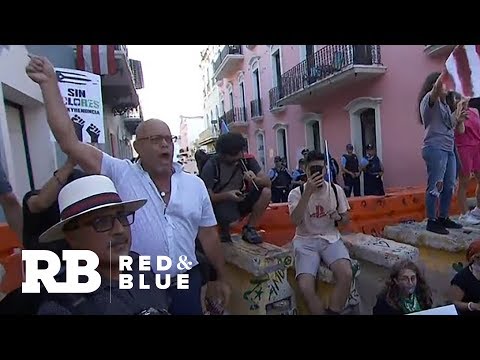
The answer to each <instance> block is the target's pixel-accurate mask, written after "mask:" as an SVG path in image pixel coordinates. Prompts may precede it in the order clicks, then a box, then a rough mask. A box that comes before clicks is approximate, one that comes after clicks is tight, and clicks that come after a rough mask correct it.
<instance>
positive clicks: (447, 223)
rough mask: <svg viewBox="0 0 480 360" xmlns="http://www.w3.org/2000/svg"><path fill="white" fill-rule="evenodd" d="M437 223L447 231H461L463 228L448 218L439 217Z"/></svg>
mask: <svg viewBox="0 0 480 360" xmlns="http://www.w3.org/2000/svg"><path fill="white" fill-rule="evenodd" d="M437 221H438V222H439V223H440V224H442V225H443V226H444V227H445V228H447V229H461V228H462V227H463V226H462V224H459V223H456V222H455V221H452V220H450V218H448V217H447V218H441V217H439V218H438V220H437Z"/></svg>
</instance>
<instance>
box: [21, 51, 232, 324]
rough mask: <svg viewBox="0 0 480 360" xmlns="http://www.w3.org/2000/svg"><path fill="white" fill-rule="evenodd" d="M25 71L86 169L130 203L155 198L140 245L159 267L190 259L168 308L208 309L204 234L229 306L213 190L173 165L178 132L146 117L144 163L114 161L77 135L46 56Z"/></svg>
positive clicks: (140, 138)
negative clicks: (183, 285) (164, 260)
mask: <svg viewBox="0 0 480 360" xmlns="http://www.w3.org/2000/svg"><path fill="white" fill-rule="evenodd" d="M26 72H27V74H28V76H29V77H30V78H31V79H32V80H33V81H34V82H36V83H38V84H39V86H40V89H41V90H42V95H43V97H44V100H45V106H46V110H47V121H48V125H49V126H50V129H51V130H52V133H53V135H54V136H55V139H56V140H57V142H58V144H59V145H60V148H61V149H62V151H63V152H64V153H65V154H67V155H68V156H69V157H70V158H71V159H73V160H74V161H75V162H76V163H77V164H79V165H80V167H81V168H82V170H84V171H85V172H86V173H88V174H102V175H105V176H108V177H109V178H110V179H111V180H112V181H113V183H114V184H115V186H116V188H117V189H118V192H119V194H120V195H121V196H122V198H124V199H125V200H130V199H134V198H137V197H138V196H140V197H144V198H146V199H148V203H147V204H146V205H145V206H144V207H143V208H142V209H140V210H139V211H138V213H137V218H136V221H135V224H134V225H133V226H132V234H133V243H132V248H133V250H134V251H136V252H138V253H139V254H140V255H145V256H150V258H151V262H152V267H153V268H154V271H155V272H157V270H156V269H157V264H156V261H157V256H168V257H169V258H170V259H172V261H173V259H175V260H176V259H179V258H180V257H186V258H187V262H188V264H189V267H190V269H189V270H187V269H179V268H177V267H175V266H173V267H171V268H170V270H169V271H168V272H167V273H166V274H165V275H170V276H171V278H176V275H178V274H180V273H185V274H188V275H189V289H188V290H178V289H177V288H176V287H175V286H171V287H170V288H169V291H168V292H169V296H171V298H172V307H171V308H170V309H169V311H170V312H171V313H172V314H175V315H177V314H178V315H201V314H202V313H203V311H202V305H201V286H202V272H201V269H200V266H198V264H199V263H198V259H197V257H196V254H195V239H196V238H197V237H198V239H199V241H200V243H201V245H202V248H203V249H204V251H205V254H206V256H207V258H208V260H209V262H210V263H211V264H212V266H213V267H214V268H215V270H216V272H217V274H218V276H217V281H214V282H212V284H210V288H212V289H214V291H213V292H214V293H216V294H217V296H218V298H219V299H221V301H222V302H223V303H225V304H226V303H228V299H229V296H230V287H229V286H228V285H227V283H226V271H225V259H224V256H223V250H222V247H221V244H220V239H219V236H218V232H217V228H216V225H217V221H216V219H215V214H214V212H213V208H212V204H211V202H210V197H209V194H208V192H207V189H206V187H205V184H204V183H203V181H202V180H201V179H199V178H198V177H197V176H195V175H193V174H188V173H186V172H185V171H183V167H182V166H181V165H180V164H178V163H176V162H173V153H174V138H175V137H174V136H172V134H171V131H170V128H169V127H168V125H167V124H166V123H165V122H163V121H161V120H158V119H150V120H147V121H143V122H142V123H140V125H138V127H137V129H136V138H135V142H134V144H133V145H134V147H135V150H136V152H137V153H138V154H139V158H138V160H137V161H136V162H135V163H132V162H131V161H130V160H129V159H123V160H121V159H117V158H114V157H112V156H110V155H108V154H106V153H103V152H102V151H100V150H98V149H97V148H95V147H93V146H90V145H88V144H85V143H82V142H80V141H79V140H78V138H77V136H76V135H75V131H74V127H73V122H72V121H71V119H70V117H69V114H68V111H67V108H66V107H65V104H64V99H63V98H62V96H61V93H60V90H59V87H58V80H57V75H56V73H55V69H54V68H53V66H52V64H51V63H50V62H49V61H48V60H47V59H45V58H41V57H33V56H32V57H31V60H30V63H29V64H28V66H27V67H26ZM162 275H163V274H162ZM172 285H174V284H172Z"/></svg>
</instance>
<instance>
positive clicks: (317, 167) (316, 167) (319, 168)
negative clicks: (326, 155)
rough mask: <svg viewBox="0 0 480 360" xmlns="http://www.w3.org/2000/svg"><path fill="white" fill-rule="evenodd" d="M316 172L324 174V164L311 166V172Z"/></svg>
mask: <svg viewBox="0 0 480 360" xmlns="http://www.w3.org/2000/svg"><path fill="white" fill-rule="evenodd" d="M315 173H319V174H320V175H322V173H323V166H321V165H312V166H310V174H312V175H313V174H315Z"/></svg>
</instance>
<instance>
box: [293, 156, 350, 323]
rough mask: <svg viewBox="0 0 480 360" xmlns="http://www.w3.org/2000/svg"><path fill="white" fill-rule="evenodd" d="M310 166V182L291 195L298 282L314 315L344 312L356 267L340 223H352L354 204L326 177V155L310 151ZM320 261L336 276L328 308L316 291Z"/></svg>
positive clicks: (307, 162)
mask: <svg viewBox="0 0 480 360" xmlns="http://www.w3.org/2000/svg"><path fill="white" fill-rule="evenodd" d="M306 165H307V171H306V173H307V179H308V180H307V182H306V183H305V185H301V186H300V187H298V188H295V189H293V190H292V191H291V192H290V194H289V196H288V209H289V212H290V219H291V220H292V222H293V224H294V225H295V226H296V231H295V237H294V238H293V249H294V256H295V272H296V281H297V283H298V286H299V288H300V292H301V294H302V296H303V298H304V299H305V302H306V304H307V307H308V309H309V310H310V313H311V314H313V315H321V314H324V313H327V314H332V315H333V314H340V313H341V312H342V311H343V310H344V308H345V304H346V303H347V299H348V296H349V294H350V287H351V284H352V267H351V263H350V256H349V254H348V250H347V248H346V247H345V245H344V244H343V241H342V239H341V235H340V232H339V231H338V229H337V226H338V225H344V224H347V223H348V222H349V215H348V210H349V209H350V206H349V204H348V201H347V197H346V196H345V193H344V192H343V191H342V188H341V187H340V186H339V185H337V184H334V183H328V182H326V181H325V180H324V176H325V156H324V154H322V153H320V152H318V151H315V150H314V151H310V152H309V153H308V155H307V161H306ZM320 261H322V262H323V263H325V264H326V265H327V266H328V267H329V269H330V270H331V271H332V272H333V276H334V278H335V286H334V289H333V292H332V295H331V298H330V301H329V307H328V309H326V310H325V309H324V307H323V304H322V303H321V300H320V299H319V298H318V296H317V294H316V291H315V289H316V278H317V273H318V269H319V266H320Z"/></svg>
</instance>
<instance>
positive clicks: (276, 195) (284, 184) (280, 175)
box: [268, 156, 293, 203]
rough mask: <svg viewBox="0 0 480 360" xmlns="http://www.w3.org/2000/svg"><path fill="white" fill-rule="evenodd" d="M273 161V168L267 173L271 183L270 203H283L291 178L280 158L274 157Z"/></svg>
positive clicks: (286, 197)
mask: <svg viewBox="0 0 480 360" xmlns="http://www.w3.org/2000/svg"><path fill="white" fill-rule="evenodd" d="M273 161H274V163H275V166H274V167H273V168H271V169H270V171H269V172H268V177H269V178H270V181H271V182H272V202H273V203H284V202H287V199H288V193H289V191H290V189H291V186H292V180H293V178H292V175H290V172H289V171H288V169H287V168H286V166H285V165H284V162H283V159H282V158H281V157H280V156H275V159H274V160H273Z"/></svg>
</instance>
